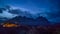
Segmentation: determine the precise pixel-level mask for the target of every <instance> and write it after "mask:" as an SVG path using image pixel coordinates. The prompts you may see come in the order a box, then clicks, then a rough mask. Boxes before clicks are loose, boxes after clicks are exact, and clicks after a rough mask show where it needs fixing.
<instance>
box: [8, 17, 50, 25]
mask: <svg viewBox="0 0 60 34" xmlns="http://www.w3.org/2000/svg"><path fill="white" fill-rule="evenodd" d="M7 21H8V22H11V23H16V22H17V23H18V24H22V25H32V26H33V25H43V26H45V25H49V21H48V20H47V19H46V18H45V17H42V16H40V17H38V18H36V19H33V18H28V17H25V16H24V17H22V16H17V17H15V18H12V19H10V20H7Z"/></svg>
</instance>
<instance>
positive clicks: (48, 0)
mask: <svg viewBox="0 0 60 34" xmlns="http://www.w3.org/2000/svg"><path fill="white" fill-rule="evenodd" d="M59 3H60V2H59V0H0V7H4V6H5V5H12V6H14V7H19V8H24V9H22V10H28V11H29V12H30V13H32V14H40V15H41V16H44V17H46V18H47V19H48V20H50V21H53V22H60V15H59V12H60V10H58V9H59V7H58V5H59Z"/></svg>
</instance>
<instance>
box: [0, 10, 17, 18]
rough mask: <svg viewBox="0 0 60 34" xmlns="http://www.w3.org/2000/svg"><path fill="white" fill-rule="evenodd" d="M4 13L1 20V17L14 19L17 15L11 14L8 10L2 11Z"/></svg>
mask: <svg viewBox="0 0 60 34" xmlns="http://www.w3.org/2000/svg"><path fill="white" fill-rule="evenodd" d="M2 12H3V13H0V18H1V17H6V18H13V17H15V16H17V15H15V14H12V13H9V12H8V11H7V10H6V11H2Z"/></svg>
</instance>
